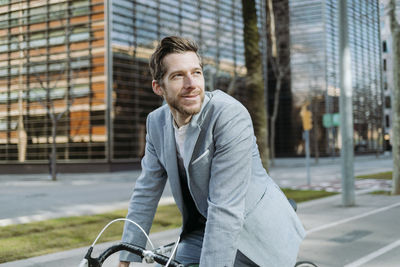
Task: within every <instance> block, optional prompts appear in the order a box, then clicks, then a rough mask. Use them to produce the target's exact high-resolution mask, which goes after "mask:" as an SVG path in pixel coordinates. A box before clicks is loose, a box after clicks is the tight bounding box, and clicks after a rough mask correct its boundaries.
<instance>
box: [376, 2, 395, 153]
mask: <svg viewBox="0 0 400 267" xmlns="http://www.w3.org/2000/svg"><path fill="white" fill-rule="evenodd" d="M387 4H388V1H387V0H380V15H381V17H380V18H381V51H382V74H383V75H382V79H383V90H384V130H385V136H384V139H385V150H391V146H392V145H391V144H392V142H391V139H392V136H393V132H392V102H391V99H392V91H393V63H392V51H393V50H392V34H391V30H390V22H389V16H388V14H387ZM396 16H397V19H398V21H400V0H397V1H396Z"/></svg>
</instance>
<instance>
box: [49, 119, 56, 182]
mask: <svg viewBox="0 0 400 267" xmlns="http://www.w3.org/2000/svg"><path fill="white" fill-rule="evenodd" d="M56 129H57V122H55V121H52V125H51V136H52V139H53V140H52V144H51V162H50V164H51V180H53V181H57V143H56Z"/></svg>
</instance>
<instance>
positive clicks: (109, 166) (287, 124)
mask: <svg viewBox="0 0 400 267" xmlns="http://www.w3.org/2000/svg"><path fill="white" fill-rule="evenodd" d="M385 2H386V1H378V0H348V1H347V14H348V18H347V19H348V39H349V47H350V50H351V72H352V90H353V118H354V119H353V122H354V139H353V142H354V151H355V153H356V155H357V154H366V153H369V154H377V155H379V154H382V153H385V151H390V150H391V138H392V136H393V132H392V127H391V125H392V115H391V114H392V111H391V91H392V88H393V74H392V73H393V72H392V47H391V31H390V25H389V18H388V15H387V12H386V3H385ZM396 2H397V14H398V15H397V17H398V18H399V10H400V1H399V0H397V1H396ZM255 7H256V20H257V26H258V32H259V37H260V38H259V47H260V52H261V63H262V73H263V82H264V90H265V96H266V98H265V100H266V101H265V108H266V112H267V122H268V133H269V138H270V140H269V147H273V149H272V152H270V153H271V154H270V156H271V158H272V160H273V159H274V158H275V157H300V156H304V155H305V144H304V138H303V126H302V115H301V110H302V109H303V111H304V109H306V110H308V111H309V112H310V121H309V123H311V128H310V153H311V156H312V157H314V158H315V159H316V160H318V158H319V157H334V156H338V155H339V153H340V149H341V147H342V142H341V138H340V131H339V128H340V119H339V96H340V88H339V87H340V86H339V83H340V77H339V39H338V38H339V33H338V32H339V27H338V23H339V21H338V12H339V11H338V1H337V0H257V1H255ZM243 12H244V10H243V9H242V1H240V0H212V1H211V0H198V1H189V0H146V1H144V0H141V1H139V0H138V1H135V0H131V1H127V0H108V1H100V0H77V1H63V0H57V1H53V0H52V1H50V0H43V1H34V0H31V1H18V0H0V172H3V173H19V172H30V173H34V172H43V171H47V170H48V168H49V162H51V161H52V159H53V161H57V163H58V167H57V168H58V169H59V170H60V171H112V170H123V169H131V168H139V162H140V159H141V157H142V156H143V153H144V141H145V131H146V130H145V121H146V116H147V114H148V113H149V112H151V111H152V110H154V109H155V108H157V107H158V106H160V105H161V104H162V103H161V99H160V98H159V97H157V96H156V95H154V94H153V92H152V89H151V80H152V79H151V76H150V73H149V69H148V61H149V57H150V55H151V54H152V52H153V51H154V49H155V46H156V45H157V41H158V40H159V39H161V38H162V37H164V36H168V35H181V36H185V37H189V38H192V39H194V40H196V41H197V42H198V44H199V46H200V48H201V53H202V55H203V58H204V59H203V61H204V74H205V78H206V87H207V88H206V89H207V90H216V89H221V90H224V91H226V92H227V93H229V94H231V95H233V96H234V97H236V98H237V99H239V100H240V101H242V102H243V103H245V104H246V103H247V100H248V97H249V94H248V93H247V92H248V90H246V80H245V77H246V74H247V70H248V68H247V67H246V60H245V45H246V41H247V40H246V39H245V38H244V32H243V31H244V30H243V28H244V21H243V14H242V13H243ZM247 107H248V108H249V109H252V108H257V107H254V106H252V105H251V104H250V105H249V104H248V103H247ZM271 136H272V138H271ZM52 149H53V151H52ZM52 153H54V154H52ZM50 166H51V165H50ZM53 168H54V167H53ZM50 169H51V167H50ZM50 171H51V170H50Z"/></svg>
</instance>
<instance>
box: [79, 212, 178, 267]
mask: <svg viewBox="0 0 400 267" xmlns="http://www.w3.org/2000/svg"><path fill="white" fill-rule="evenodd" d="M118 221H126V222H130V223H132V224H134V225H136V226H137V227H138V228H139V229H140V230H141V231H142V232H143V234H144V235H145V236H146V238H147V241H148V242H149V244H150V246H151V248H152V250H154V249H155V248H154V245H153V242H151V239H150V237H149V236H148V235H147V234H146V231H145V230H144V229H143V228H142V227H141V226H140V225H139V224H138V223H136V222H134V221H132V220H130V219H127V218H118V219H115V220H112V221H111V222H109V223H108V224H107V225H106V226H104V227H103V229H102V230H101V231H100V233H99V234H98V235H97V237H96V239H95V240H94V241H93V244H92V245H91V247H92V248H93V247H94V246H95V245H96V243H97V241H98V240H99V238H100V237H101V235H102V234H103V233H104V231H105V230H107V228H108V227H109V226H110V225H111V224H113V223H115V222H118ZM179 240H180V237H178V240H177V241H176V243H175V246H174V249H173V250H172V252H171V256H170V257H169V259H168V262H167V264H166V265H165V266H167V267H168V266H169V264H170V262H171V261H172V258H173V256H174V254H175V251H176V249H177V248H178V245H179ZM82 262H83V260H82ZM82 262H81V264H82Z"/></svg>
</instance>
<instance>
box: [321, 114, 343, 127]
mask: <svg viewBox="0 0 400 267" xmlns="http://www.w3.org/2000/svg"><path fill="white" fill-rule="evenodd" d="M322 125H323V126H324V127H325V128H331V127H334V126H339V125H340V114H339V113H325V114H324V115H323V116H322Z"/></svg>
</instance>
